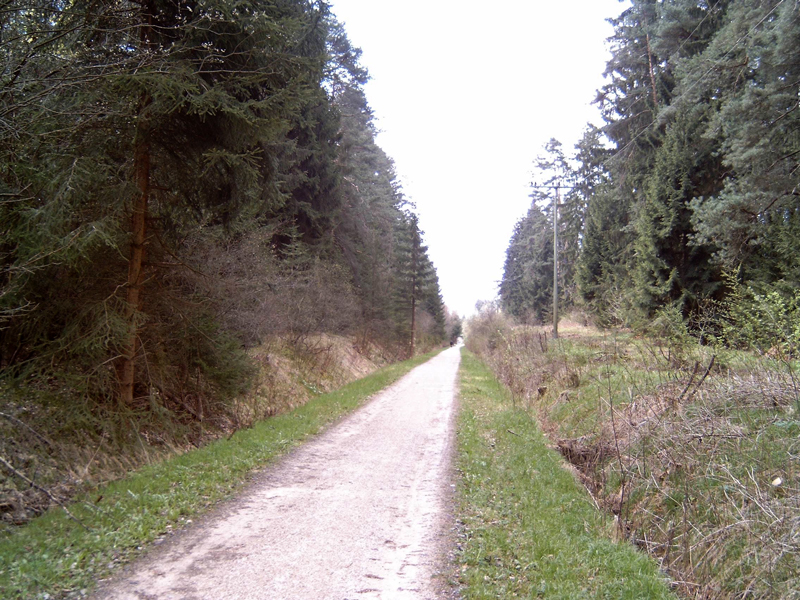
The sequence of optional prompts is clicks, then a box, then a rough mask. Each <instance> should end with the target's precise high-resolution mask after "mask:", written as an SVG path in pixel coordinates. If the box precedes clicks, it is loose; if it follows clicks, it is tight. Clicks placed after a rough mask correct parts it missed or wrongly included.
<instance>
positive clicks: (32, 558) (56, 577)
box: [0, 353, 434, 600]
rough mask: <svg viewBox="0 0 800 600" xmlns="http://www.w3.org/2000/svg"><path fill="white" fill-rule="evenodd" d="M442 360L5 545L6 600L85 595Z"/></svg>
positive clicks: (289, 416)
mask: <svg viewBox="0 0 800 600" xmlns="http://www.w3.org/2000/svg"><path fill="white" fill-rule="evenodd" d="M433 354H434V353H431V354H427V355H425V356H419V357H416V358H414V359H412V360H408V361H405V362H402V363H396V364H393V365H390V366H388V367H385V368H383V369H381V370H380V371H377V372H376V373H373V374H372V375H370V376H368V377H365V378H363V379H360V380H358V381H355V382H353V383H351V384H349V385H347V386H345V387H343V388H342V389H340V390H338V391H335V392H332V393H329V394H324V395H322V396H319V397H317V398H314V399H313V400H311V401H310V402H308V403H307V404H305V405H304V406H302V407H300V408H298V409H296V410H294V411H292V412H289V413H286V414H283V415H280V416H277V417H273V418H271V419H268V420H266V421H261V422H259V423H257V424H256V425H255V426H254V427H252V428H251V429H247V430H242V431H239V432H237V433H236V434H235V435H233V436H232V437H231V438H230V439H227V440H219V441H217V442H214V443H211V444H209V445H208V446H205V447H203V448H201V449H199V450H196V451H193V452H189V453H186V454H183V455H181V456H177V457H175V458H172V459H170V460H166V461H164V462H162V463H159V464H155V465H151V466H148V467H145V468H143V469H140V470H138V471H136V472H134V473H132V474H131V475H130V476H129V477H126V478H125V479H121V480H119V481H116V482H113V483H111V484H109V485H107V486H105V487H103V488H101V489H99V490H96V491H95V492H93V493H91V494H87V495H85V496H84V497H81V498H79V499H77V500H76V501H75V502H73V503H72V504H71V505H70V507H69V510H70V512H71V513H72V514H73V515H74V516H75V517H76V518H77V519H79V520H80V521H81V522H82V523H85V524H86V525H87V526H88V528H89V530H86V529H85V528H83V527H82V526H80V525H79V524H78V523H76V522H75V521H73V520H71V519H70V518H69V517H68V516H67V514H66V513H65V511H64V510H62V509H61V508H54V509H51V510H50V511H48V512H47V513H45V514H44V515H43V516H41V517H40V518H38V519H35V520H33V521H31V522H30V523H29V524H28V525H25V526H24V527H20V528H18V529H15V530H13V531H12V532H11V533H10V534H7V535H5V536H4V537H2V538H0V597H1V598H3V599H4V600H11V599H20V600H23V599H24V600H31V599H34V598H58V597H77V596H81V595H83V592H84V590H88V589H91V587H92V586H93V585H94V582H96V581H97V579H98V578H100V577H104V576H107V575H108V574H109V573H110V572H111V571H112V570H113V569H114V568H115V567H116V566H118V565H119V564H120V563H122V562H125V561H127V560H129V559H130V558H132V557H133V556H135V555H137V554H139V553H141V551H142V550H143V549H144V548H145V547H146V546H147V544H148V543H150V542H152V541H154V540H156V539H157V538H159V537H160V536H163V535H165V534H167V533H168V532H170V531H174V530H176V529H179V528H180V527H181V526H183V525H185V524H186V523H187V522H189V521H190V519H191V518H194V517H196V516H197V515H198V514H200V513H202V512H203V511H204V510H206V509H207V508H208V507H209V506H211V505H213V504H214V503H216V502H218V501H220V500H223V499H225V498H228V497H230V496H232V495H233V494H234V493H235V492H237V491H239V490H241V489H242V487H243V485H244V483H245V482H246V481H247V477H248V475H249V474H250V473H252V472H253V471H254V470H255V469H258V468H260V467H263V466H265V465H267V464H268V463H270V462H271V461H273V460H274V459H275V458H277V457H278V456H281V455H282V454H285V453H286V452H287V451H288V450H290V449H291V448H293V447H295V446H297V445H298V444H300V443H301V442H302V441H303V440H304V439H306V438H308V437H309V436H311V435H314V434H316V433H319V432H320V431H321V430H323V429H324V428H325V427H326V426H328V425H330V424H331V423H333V422H334V421H336V420H337V419H338V418H340V417H341V416H342V415H344V414H346V413H348V412H350V411H352V410H353V409H355V408H357V407H358V406H360V405H361V404H363V403H364V401H365V400H366V399H367V398H369V397H370V396H371V395H373V394H374V393H376V392H378V391H380V390H381V389H383V388H385V387H386V386H387V385H389V384H391V383H393V382H394V381H396V380H397V379H399V378H400V377H401V376H402V375H404V374H405V373H407V372H408V371H410V370H411V369H412V368H413V367H415V366H417V365H419V364H421V363H423V362H425V361H426V360H428V359H429V358H430V357H431V356H432V355H433Z"/></svg>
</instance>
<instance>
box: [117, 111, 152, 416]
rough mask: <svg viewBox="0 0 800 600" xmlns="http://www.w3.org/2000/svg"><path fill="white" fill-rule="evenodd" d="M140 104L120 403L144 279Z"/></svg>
mask: <svg viewBox="0 0 800 600" xmlns="http://www.w3.org/2000/svg"><path fill="white" fill-rule="evenodd" d="M142 104H143V108H142V110H141V111H140V112H139V117H140V119H142V120H141V122H140V124H139V126H138V127H137V131H136V140H135V142H134V150H133V152H134V160H133V165H134V167H133V168H134V173H135V177H136V186H137V188H138V193H137V195H136V199H135V201H134V204H133V213H132V215H131V248H130V253H129V257H128V282H127V286H126V287H127V292H126V296H125V301H126V306H125V313H124V317H125V322H126V324H127V333H126V339H125V345H124V348H123V352H122V358H121V360H120V363H119V368H118V373H119V387H120V399H121V401H122V403H123V404H126V405H128V406H130V405H131V404H132V403H133V384H134V380H135V375H136V373H135V364H136V352H137V350H138V340H139V331H138V325H137V312H138V311H139V308H140V304H141V291H142V282H143V280H144V270H143V263H144V250H145V242H146V239H147V237H146V236H147V201H148V199H149V196H150V131H149V127H148V124H147V121H146V119H144V118H142V113H143V112H144V110H146V107H147V105H148V104H149V99H148V98H144V99H143V102H142Z"/></svg>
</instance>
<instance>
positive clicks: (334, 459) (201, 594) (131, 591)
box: [94, 348, 460, 600]
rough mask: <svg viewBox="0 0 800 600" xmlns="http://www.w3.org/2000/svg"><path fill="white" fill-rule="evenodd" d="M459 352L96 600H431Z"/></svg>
mask: <svg viewBox="0 0 800 600" xmlns="http://www.w3.org/2000/svg"><path fill="white" fill-rule="evenodd" d="M459 360H460V352H459V349H458V348H451V349H449V350H446V351H444V352H442V353H441V354H439V355H438V356H436V357H435V358H433V359H431V360H430V361H428V362H427V363H425V364H423V365H420V366H419V367H417V368H416V369H414V370H413V371H411V372H410V373H409V374H408V375H406V376H405V377H403V378H402V379H401V380H399V381H398V382H396V383H395V384H394V385H392V386H390V387H389V388H387V389H386V390H384V391H383V392H381V393H380V394H378V395H377V396H376V397H375V398H374V399H373V400H372V401H370V402H369V403H368V404H367V405H365V406H364V407H362V408H361V409H359V410H358V411H356V412H354V413H353V414H352V415H350V416H349V417H347V418H345V419H344V420H343V421H342V422H340V423H339V424H338V425H336V426H334V427H332V428H331V429H330V430H328V431H327V432H325V433H323V434H322V435H320V436H318V437H317V438H314V439H313V440H311V441H310V442H308V443H306V444H304V445H303V446H302V447H300V448H298V449H297V450H295V451H294V452H292V453H291V454H289V455H288V456H287V457H285V458H284V459H282V460H281V461H279V462H278V463H276V464H275V465H274V466H272V467H270V468H267V469H266V470H264V471H263V472H262V473H260V474H259V475H258V476H257V477H256V478H255V481H254V482H253V484H252V485H251V486H249V487H248V489H247V490H246V491H245V492H244V493H243V494H242V495H240V496H239V497H238V498H237V499H235V500H232V501H230V502H227V503H225V504H223V505H222V506H220V507H219V508H218V509H217V510H215V511H214V512H213V513H212V514H210V515H209V516H208V517H207V518H206V519H204V521H203V522H201V523H197V524H195V525H194V526H192V527H190V528H189V529H187V530H185V531H183V532H182V533H180V534H177V535H176V536H174V537H173V538H171V539H170V540H169V541H168V542H166V543H165V544H163V545H162V546H160V547H159V548H157V549H155V550H154V552H152V553H151V554H149V555H148V556H147V557H146V558H145V559H143V560H141V561H139V562H138V563H134V564H133V565H131V566H130V567H128V568H127V569H125V570H124V571H123V572H122V573H121V574H120V575H118V576H117V577H115V578H113V579H112V580H109V581H107V582H105V583H104V584H103V585H102V586H101V588H100V590H99V591H98V593H97V594H96V595H95V596H94V598H96V599H97V600H100V599H104V600H112V599H113V600H134V599H135V600H206V599H208V600H212V599H213V600H223V599H231V600H233V599H236V600H262V599H263V600H280V599H285V600H291V599H303V600H309V599H335V600H357V599H374V598H381V599H384V600H389V599H409V600H410V599H426V600H427V599H431V598H437V597H442V596H443V595H446V594H449V592H447V591H446V584H445V582H444V581H443V580H442V578H438V579H437V578H436V575H437V572H438V570H439V569H440V568H442V567H443V566H444V564H445V555H446V552H447V550H448V536H449V533H450V531H451V529H452V523H451V521H450V516H449V510H450V504H451V499H452V487H451V484H452V477H451V463H452V460H451V459H452V454H453V446H454V412H455V410H454V407H455V396H456V373H457V370H458V364H459Z"/></svg>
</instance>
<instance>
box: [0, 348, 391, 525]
mask: <svg viewBox="0 0 800 600" xmlns="http://www.w3.org/2000/svg"><path fill="white" fill-rule="evenodd" d="M251 357H252V358H253V360H254V362H255V363H256V364H257V365H258V376H257V379H256V384H255V385H254V386H253V389H252V391H251V392H250V393H249V394H247V395H243V396H240V397H236V398H234V399H232V401H231V404H230V405H228V406H227V407H226V408H225V410H224V411H223V412H217V413H211V414H209V413H205V414H203V420H202V422H199V421H197V422H194V423H191V424H189V425H186V426H184V427H181V428H175V429H165V428H164V427H159V426H156V425H155V424H154V423H152V421H147V420H142V419H141V418H140V419H138V420H137V419H136V418H135V417H136V415H131V420H130V423H131V425H132V427H134V428H135V432H134V435H133V437H132V439H133V440H134V442H133V443H132V444H128V445H125V446H120V445H119V444H117V443H115V442H114V440H113V439H112V438H111V436H110V434H109V433H108V432H107V431H104V430H103V429H102V428H101V426H100V421H99V419H101V418H102V415H91V414H88V413H86V412H85V408H86V407H85V405H84V404H82V403H81V399H80V398H79V397H74V398H67V401H66V403H64V404H53V403H51V402H48V398H51V396H42V397H41V398H33V397H24V398H20V397H19V396H18V395H15V393H14V391H13V390H12V389H10V388H9V387H3V388H0V457H3V458H4V459H5V460H7V461H8V463H9V464H10V465H12V466H13V467H14V468H15V469H16V470H17V471H18V472H19V473H20V474H21V475H24V476H25V477H27V478H29V479H31V480H32V481H34V482H36V484H37V485H40V486H41V487H42V488H44V489H45V490H46V492H45V491H42V489H38V488H37V487H35V486H32V485H30V484H29V483H27V482H26V481H25V480H23V479H22V478H21V477H20V476H19V475H15V474H14V473H11V472H10V471H9V469H7V468H4V467H3V466H1V465H0V516H1V520H2V523H4V524H6V525H19V524H23V523H25V522H27V521H28V520H30V519H31V518H32V517H34V516H36V515H39V514H41V513H43V512H44V511H45V510H46V509H47V508H48V507H49V506H50V505H51V504H52V503H53V502H54V501H61V502H65V501H67V500H68V499H69V498H71V497H72V496H73V495H74V494H75V493H76V492H77V491H79V490H82V489H87V488H89V489H91V488H94V487H97V486H99V485H101V484H102V483H105V482H108V481H111V480H114V479H117V478H119V477H121V476H122V475H124V474H125V473H127V472H129V471H131V470H133V469H135V468H137V467H139V466H141V465H143V464H148V463H152V462H158V461H160V460H162V459H164V458H165V457H167V456H170V455H174V454H178V453H182V452H185V451H186V450H189V449H192V448H195V447H197V446H201V445H204V444H205V443H207V442H209V441H211V440H214V439H217V438H219V437H221V436H225V435H230V434H231V433H233V432H234V431H236V430H237V429H240V428H243V427H249V426H251V425H252V424H253V423H254V422H255V421H258V420H262V419H265V418H268V417H270V416H273V415H276V414H280V413H282V412H286V411H288V410H291V409H292V408H295V407H297V406H300V405H302V404H304V403H305V402H307V401H308V400H309V399H311V398H312V397H314V396H316V395H319V394H321V393H325V392H328V391H332V390H334V389H338V388H339V387H341V386H343V385H345V384H346V383H349V382H350V381H354V380H356V379H360V378H361V377H364V376H365V375H368V374H369V373H372V372H373V371H375V370H376V369H377V368H379V367H380V366H382V365H384V364H386V362H387V361H386V359H385V358H384V357H383V355H382V353H381V350H380V348H378V347H376V346H370V347H368V348H363V349H361V350H359V347H357V346H356V344H355V340H354V339H352V338H349V337H343V336H333V335H324V334H322V335H308V336H304V337H303V338H302V341H300V342H298V340H297V339H291V338H288V337H279V338H274V339H273V340H271V341H270V342H268V343H266V344H262V345H260V346H258V347H257V348H254V349H253V350H251ZM190 401H191V399H189V400H187V402H190ZM154 406H156V407H157V405H156V404H155V403H154ZM189 408H191V407H189ZM70 411H72V413H70ZM195 412H197V411H195ZM48 493H49V494H50V495H49V496H48Z"/></svg>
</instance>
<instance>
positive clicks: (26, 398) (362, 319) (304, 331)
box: [0, 0, 457, 518]
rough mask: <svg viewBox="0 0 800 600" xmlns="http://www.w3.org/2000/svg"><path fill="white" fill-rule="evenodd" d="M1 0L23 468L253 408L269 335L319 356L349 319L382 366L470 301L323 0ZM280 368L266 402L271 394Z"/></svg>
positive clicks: (6, 446)
mask: <svg viewBox="0 0 800 600" xmlns="http://www.w3.org/2000/svg"><path fill="white" fill-rule="evenodd" d="M1 4H2V8H1V9H0V69H1V70H0V424H1V425H2V428H3V432H4V434H3V436H2V437H3V438H4V440H5V441H4V442H3V443H2V444H0V446H1V448H0V449H1V450H2V453H3V455H4V456H5V458H4V461H5V464H6V466H8V467H9V468H11V469H14V470H15V474H21V475H23V476H24V474H25V473H26V472H27V473H31V472H33V471H37V470H39V471H40V472H42V471H41V469H45V470H46V468H45V467H43V466H42V463H41V461H40V460H37V459H34V458H32V457H31V454H34V455H40V458H41V457H42V456H43V457H44V458H41V460H42V461H44V462H46V463H49V462H52V458H53V456H54V454H53V451H52V448H53V446H52V444H51V442H53V440H55V441H56V446H55V447H60V446H58V443H60V442H61V441H64V440H68V441H69V443H70V444H72V445H73V446H75V445H77V446H83V447H85V448H87V449H88V448H90V447H91V448H97V451H99V450H100V447H101V446H102V448H103V453H105V452H107V451H108V452H110V453H112V454H113V453H115V452H119V451H120V450H119V449H121V448H131V447H134V448H138V447H139V446H141V448H142V449H144V447H145V445H147V446H148V447H151V446H162V447H166V448H170V447H172V446H178V447H182V446H184V445H186V444H187V443H189V444H195V443H197V442H198V439H200V438H199V437H198V431H199V430H204V431H206V430H211V431H213V430H215V429H216V430H217V431H218V433H220V432H221V433H226V432H228V431H229V430H230V429H231V428H234V429H235V428H236V427H239V426H246V425H247V424H248V422H249V421H248V422H244V423H241V422H240V419H239V417H238V415H239V414H240V412H237V408H236V406H237V403H239V402H241V399H242V398H243V397H249V396H248V394H250V395H251V396H252V393H253V390H254V389H255V388H256V387H259V386H261V385H262V384H263V383H264V382H263V381H259V370H260V369H261V368H262V367H264V365H265V364H266V362H268V361H269V360H270V359H269V356H267V353H266V351H264V352H261V351H260V350H259V349H260V348H263V346H264V345H265V344H273V346H274V344H275V343H276V340H277V341H278V342H280V343H281V344H284V345H286V346H288V347H289V352H294V353H295V354H298V353H299V354H302V353H305V354H306V355H309V354H310V355H314V354H315V353H316V354H319V352H321V351H324V350H325V346H324V344H323V345H322V346H320V340H321V339H324V337H321V336H326V335H328V336H346V337H348V338H349V339H351V340H354V342H353V343H354V344H355V348H356V349H357V350H358V351H361V352H363V353H364V354H366V355H370V354H379V355H380V356H381V357H382V360H384V361H392V360H397V359H400V358H406V357H408V356H411V355H414V354H415V353H418V352H421V351H427V350H429V349H431V348H433V347H435V346H437V345H441V344H442V343H444V342H446V341H447V339H446V337H447V334H448V331H447V330H448V329H449V330H450V331H452V330H453V327H454V323H455V322H456V321H457V319H456V320H454V318H453V315H449V314H446V309H445V307H444V304H443V300H442V296H441V293H440V289H439V283H438V279H437V275H436V270H435V268H434V266H433V264H432V263H431V261H430V259H429V257H428V254H427V248H426V246H425V245H424V239H423V232H422V231H420V228H419V224H418V220H417V216H416V214H415V212H414V205H413V203H412V202H411V201H410V200H409V199H408V198H406V197H405V195H404V193H403V190H402V188H401V186H400V184H399V182H398V179H397V176H396V174H395V171H394V167H393V163H392V160H391V159H390V158H389V157H388V156H387V155H386V154H385V153H384V152H383V150H382V149H381V148H380V147H379V146H378V145H377V144H376V141H375V137H376V133H377V130H376V126H375V123H374V120H373V115H372V112H371V110H370V107H369V105H368V103H367V100H366V97H365V94H364V89H363V86H364V84H365V82H366V81H367V80H368V78H369V75H368V73H367V71H366V70H365V69H364V68H363V67H362V66H361V65H360V63H359V57H360V54H361V52H360V50H359V49H358V48H355V47H353V46H352V45H351V44H350V42H349V40H348V37H347V34H346V32H345V30H344V28H343V26H342V24H341V23H339V22H338V21H337V19H336V17H335V15H334V14H333V13H332V12H331V10H330V6H329V5H328V4H327V3H326V2H324V1H321V0H320V1H308V0H270V1H264V0H180V1H176V0H130V1H129V0H112V1H104V2H80V1H79V2H61V1H60V0H58V1H57V0H7V1H4V2H2V3H1ZM265 356H266V358H265ZM259 361H260V362H259ZM266 366H267V367H268V366H269V365H266ZM269 383H270V382H267V389H266V392H265V393H264V394H263V398H262V400H263V403H264V404H265V406H261V407H256V408H255V409H254V410H253V411H251V413H254V414H262V415H263V414H272V413H273V412H274V409H275V406H273V405H274V404H275V403H276V402H277V400H276V399H275V398H276V396H277V394H278V391H276V390H274V389H270V387H269ZM304 385H306V387H308V388H309V389H310V390H311V391H312V392H313V391H314V389H315V388H314V385H313V383H304ZM262 387H263V386H262ZM256 400H258V399H256ZM258 401H260V400H258ZM271 403H272V404H271ZM251 416H252V414H251ZM200 437H202V436H200ZM43 439H46V440H47V441H48V442H47V444H44V443H43V442H42V441H41V440H43ZM15 440H16V441H15ZM114 448H116V450H114ZM44 450H47V452H45V451H44ZM92 452H94V450H92ZM48 453H49V455H50V456H49V457H48ZM95 454H96V452H95ZM57 455H58V452H56V453H55V456H57ZM144 456H145V457H146V456H147V453H146V452H145V453H144ZM86 458H87V457H84V458H83V459H82V460H84V461H85V460H86ZM59 460H63V456H62V457H61V458H59ZM141 460H145V458H141ZM147 460H149V459H147ZM89 463H92V460H89ZM126 466H129V465H126ZM87 468H88V467H87ZM116 472H119V469H116ZM4 475H8V476H9V479H4V481H5V483H4V484H3V486H4V490H5V491H6V492H8V491H9V490H11V491H12V492H13V491H14V490H15V488H16V487H19V486H21V487H22V488H28V487H30V486H28V485H27V484H26V483H25V482H24V481H21V480H19V479H18V478H15V477H11V475H12V473H9V472H7V470H4ZM62 475H63V474H62ZM107 475H108V474H107ZM59 477H61V476H60V475H59V476H56V479H58V478H59ZM72 479H73V480H80V479H81V478H79V477H73V478H72ZM41 481H43V482H44V484H47V485H50V483H53V482H50V483H48V478H47V477H46V476H45V478H44V480H42V479H41V477H40V482H41ZM53 485H55V484H53ZM14 493H16V492H13V493H12V496H13V495H14ZM3 498H6V500H7V496H6V495H4V496H3ZM6 500H3V502H2V503H1V504H2V505H3V507H4V508H3V513H4V514H5V513H6V512H9V514H10V512H13V511H17V509H18V508H19V507H16V508H15V505H14V502H11V501H6ZM47 504H49V500H48V499H46V498H45V499H44V506H45V507H46V505H47ZM17 512H19V511H17ZM23 515H24V513H23ZM23 518H24V517H23Z"/></svg>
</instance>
